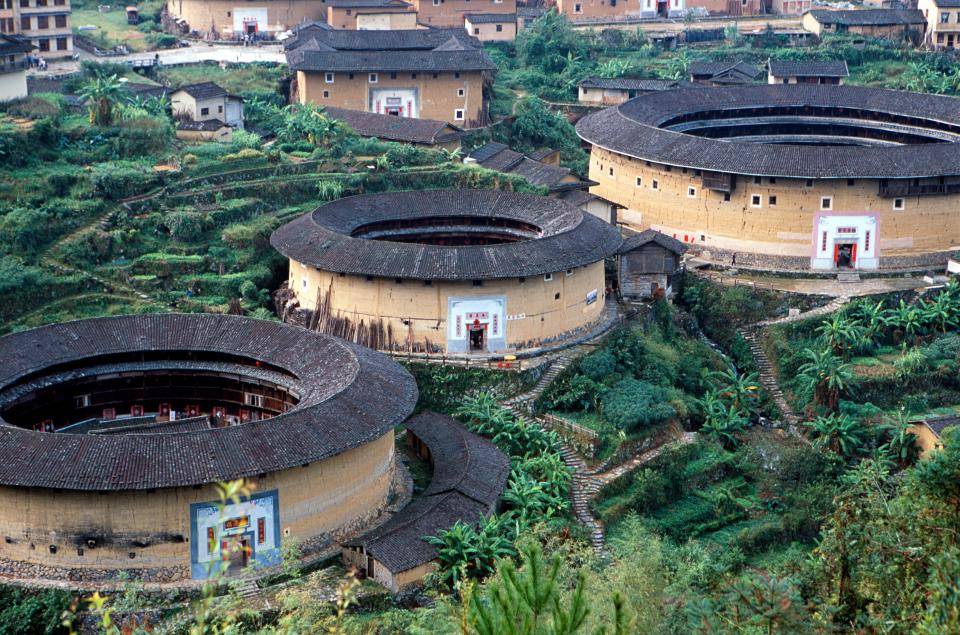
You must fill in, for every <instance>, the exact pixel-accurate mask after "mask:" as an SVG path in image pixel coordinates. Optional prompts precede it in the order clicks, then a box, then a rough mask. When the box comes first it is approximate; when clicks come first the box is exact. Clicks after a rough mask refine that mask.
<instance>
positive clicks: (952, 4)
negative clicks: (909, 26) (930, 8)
mask: <svg viewBox="0 0 960 635" xmlns="http://www.w3.org/2000/svg"><path fill="white" fill-rule="evenodd" d="M933 4H935V5H937V8H939V9H960V0H933Z"/></svg>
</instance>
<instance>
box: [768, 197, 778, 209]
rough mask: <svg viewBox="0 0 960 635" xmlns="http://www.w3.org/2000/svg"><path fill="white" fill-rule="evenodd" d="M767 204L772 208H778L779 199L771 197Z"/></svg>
mask: <svg viewBox="0 0 960 635" xmlns="http://www.w3.org/2000/svg"><path fill="white" fill-rule="evenodd" d="M767 203H769V205H770V207H776V206H777V197H776V196H771V197H770V198H768V199H767Z"/></svg>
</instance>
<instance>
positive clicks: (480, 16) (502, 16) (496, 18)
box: [463, 13, 517, 24]
mask: <svg viewBox="0 0 960 635" xmlns="http://www.w3.org/2000/svg"><path fill="white" fill-rule="evenodd" d="M463 17H464V19H465V20H469V21H470V23H471V24H503V23H505V22H516V21H517V15H516V14H515V13H466V14H464V16H463Z"/></svg>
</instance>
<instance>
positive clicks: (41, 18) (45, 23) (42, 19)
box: [37, 15, 50, 29]
mask: <svg viewBox="0 0 960 635" xmlns="http://www.w3.org/2000/svg"><path fill="white" fill-rule="evenodd" d="M37 28H38V29H49V28H50V18H49V17H47V16H45V15H38V16H37Z"/></svg>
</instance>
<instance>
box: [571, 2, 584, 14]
mask: <svg viewBox="0 0 960 635" xmlns="http://www.w3.org/2000/svg"><path fill="white" fill-rule="evenodd" d="M573 12H574V13H583V7H582V6H580V5H579V4H575V5H573Z"/></svg>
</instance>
